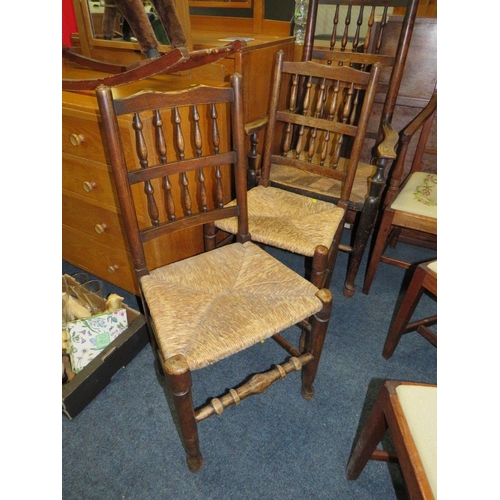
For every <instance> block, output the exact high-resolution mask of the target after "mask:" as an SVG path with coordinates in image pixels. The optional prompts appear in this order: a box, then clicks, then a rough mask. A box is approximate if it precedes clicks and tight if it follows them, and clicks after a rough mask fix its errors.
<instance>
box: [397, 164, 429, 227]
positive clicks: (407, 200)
mask: <svg viewBox="0 0 500 500" xmlns="http://www.w3.org/2000/svg"><path fill="white" fill-rule="evenodd" d="M391 209H392V210H399V211H401V212H408V213H411V214H415V215H422V216H424V217H433V218H435V219H437V174H431V173H428V172H414V173H413V174H411V176H410V178H409V179H408V182H407V183H406V184H405V187H404V188H403V189H402V190H401V191H400V193H399V194H398V196H397V197H396V199H395V200H394V201H393V202H392V204H391Z"/></svg>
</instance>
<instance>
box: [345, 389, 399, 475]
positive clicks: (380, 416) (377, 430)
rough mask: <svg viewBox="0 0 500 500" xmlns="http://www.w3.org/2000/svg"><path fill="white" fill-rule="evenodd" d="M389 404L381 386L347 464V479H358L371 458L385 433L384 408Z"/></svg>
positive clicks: (385, 390)
mask: <svg viewBox="0 0 500 500" xmlns="http://www.w3.org/2000/svg"><path fill="white" fill-rule="evenodd" d="M388 403H389V394H388V392H387V389H386V387H385V386H382V388H381V389H380V392H379V394H378V396H377V399H376V401H375V404H374V405H373V408H372V410H371V413H370V415H369V417H368V420H367V422H366V424H365V426H364V428H363V430H362V432H361V435H360V436H359V439H358V441H357V443H356V446H355V448H354V450H353V452H352V454H351V457H350V458H349V462H348V464H347V479H349V480H354V479H358V477H359V475H360V474H361V472H362V471H363V469H364V468H365V465H366V464H367V462H368V460H370V459H371V458H372V455H373V453H374V451H375V450H376V448H377V445H378V444H379V443H380V442H381V441H382V439H383V437H384V435H385V433H386V432H387V428H388V426H387V421H386V419H385V408H386V406H387V404H388Z"/></svg>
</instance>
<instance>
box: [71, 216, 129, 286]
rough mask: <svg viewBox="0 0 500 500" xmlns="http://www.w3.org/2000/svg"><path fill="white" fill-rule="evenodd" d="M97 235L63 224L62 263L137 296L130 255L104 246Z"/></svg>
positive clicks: (119, 249) (116, 248)
mask: <svg viewBox="0 0 500 500" xmlns="http://www.w3.org/2000/svg"><path fill="white" fill-rule="evenodd" d="M98 236H99V235H96V237H93V236H89V235H88V234H86V233H83V232H81V231H78V230H77V229H74V228H72V227H70V226H66V225H65V224H63V226H62V253H63V260H65V261H67V262H69V263H70V264H73V265H75V266H77V267H79V268H81V269H83V270H85V271H88V272H89V273H92V274H94V275H96V276H98V277H99V278H101V279H103V280H106V281H109V282H110V283H112V284H113V285H116V286H118V287H120V288H123V289H124V290H127V291H128V292H131V293H135V294H138V293H139V291H138V290H137V289H136V285H135V277H134V271H133V269H134V267H133V263H132V258H131V256H130V254H129V253H128V252H127V251H126V250H123V249H122V248H118V247H111V246H109V245H105V244H103V243H102V242H101V241H100V240H99V237H98Z"/></svg>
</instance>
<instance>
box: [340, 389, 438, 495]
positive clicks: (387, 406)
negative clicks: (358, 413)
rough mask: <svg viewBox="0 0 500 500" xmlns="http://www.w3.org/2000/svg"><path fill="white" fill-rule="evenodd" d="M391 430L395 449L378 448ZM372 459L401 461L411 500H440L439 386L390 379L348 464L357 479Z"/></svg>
mask: <svg viewBox="0 0 500 500" xmlns="http://www.w3.org/2000/svg"><path fill="white" fill-rule="evenodd" d="M387 431H388V432H389V434H390V436H391V438H392V442H393V444H394V448H395V452H394V453H389V452H387V451H384V450H382V449H379V448H377V446H378V445H379V443H380V442H381V441H382V438H383V437H384V435H385V434H386V432H387ZM369 460H382V461H397V462H398V463H399V466H400V468H401V471H402V473H403V477H404V481H405V486H406V489H407V491H408V495H409V497H410V499H412V500H415V499H423V500H433V499H437V385H433V384H418V383H413V382H401V381H392V380H388V381H386V382H385V383H384V385H383V386H382V388H381V389H380V392H379V395H378V397H377V400H376V401H375V403H374V406H373V408H372V410H371V413H370V415H369V417H368V420H367V422H366V424H365V425H364V427H363V429H362V431H361V434H360V436H359V438H358V441H357V443H356V446H355V447H354V450H353V452H352V454H351V457H350V459H349V462H348V465H347V478H348V479H351V480H353V479H357V478H358V477H359V475H360V474H361V472H362V471H363V469H364V468H365V466H366V465H367V463H368V461H369Z"/></svg>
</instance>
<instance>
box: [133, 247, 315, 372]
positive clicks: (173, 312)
mask: <svg viewBox="0 0 500 500" xmlns="http://www.w3.org/2000/svg"><path fill="white" fill-rule="evenodd" d="M256 269H259V272H258V273H257V272H255V270H256ZM141 287H142V289H143V293H144V297H145V298H146V301H147V304H148V307H149V310H150V313H151V317H152V321H153V324H154V329H155V333H156V338H157V342H158V345H159V347H160V350H161V352H162V355H163V356H164V357H165V358H169V357H172V356H175V355H177V354H182V355H183V356H184V357H185V358H186V360H187V363H188V365H189V368H190V370H197V369H200V368H203V367H204V366H206V365H209V364H212V363H214V362H216V361H218V360H220V359H223V358H225V357H227V356H230V355H231V354H234V353H236V352H239V351H241V350H243V349H246V348H247V347H250V346H252V345H254V344H256V343H257V342H260V341H261V340H264V339H266V338H269V337H272V336H273V335H274V334H276V333H278V332H280V331H282V330H284V329H286V328H288V327H290V326H292V325H295V324H296V323H298V322H299V321H301V320H302V319H303V318H306V317H309V316H311V315H313V314H314V313H316V312H318V311H319V310H320V309H321V308H322V303H321V301H320V300H319V299H318V297H316V292H317V291H318V289H317V288H316V287H315V286H314V285H312V284H311V283H310V282H309V281H307V280H306V279H304V278H302V277H301V276H299V275H298V274H296V273H295V272H294V271H292V270H291V269H289V268H288V267H286V266H285V265H283V264H282V263H281V262H279V261H278V260H276V259H275V258H274V257H271V256H270V255H269V254H268V253H266V252H265V251H264V250H262V249H260V248H259V247H258V246H257V245H255V244H253V243H252V242H247V243H244V244H241V243H234V244H232V245H227V246H223V247H221V248H217V249H215V250H213V251H212V252H207V253H203V254H200V255H197V256H195V257H191V258H189V259H186V260H183V261H180V262H176V263H174V264H169V265H167V266H163V267H160V268H157V269H155V270H153V271H151V273H150V274H149V275H147V276H144V277H143V278H142V279H141Z"/></svg>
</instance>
